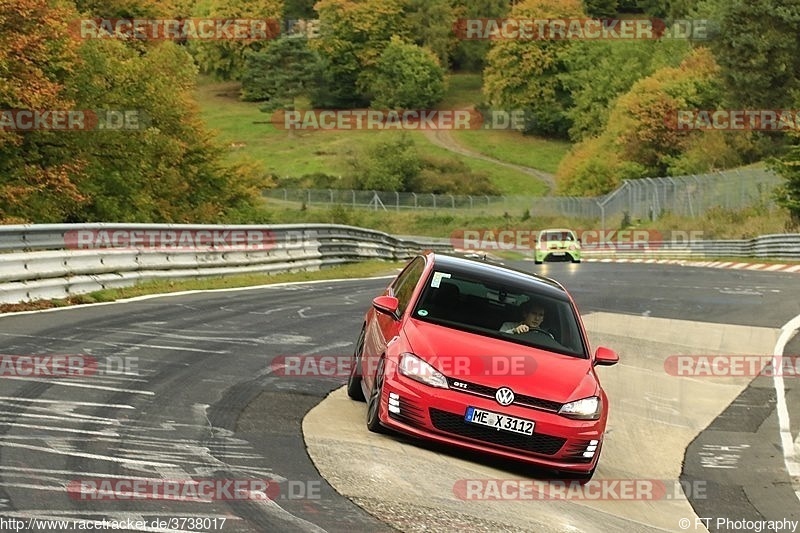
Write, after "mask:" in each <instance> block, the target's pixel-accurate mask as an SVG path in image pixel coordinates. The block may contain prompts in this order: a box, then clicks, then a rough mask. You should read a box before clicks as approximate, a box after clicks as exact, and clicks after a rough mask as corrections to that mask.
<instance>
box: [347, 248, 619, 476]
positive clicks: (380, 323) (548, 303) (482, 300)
mask: <svg viewBox="0 0 800 533" xmlns="http://www.w3.org/2000/svg"><path fill="white" fill-rule="evenodd" d="M353 356H354V358H355V360H354V364H353V366H352V371H351V374H350V377H349V379H348V382H347V392H348V394H349V396H350V397H351V398H353V399H355V400H361V401H364V400H365V399H366V401H367V427H368V428H369V429H370V430H371V431H382V430H383V429H384V428H389V429H392V430H396V431H399V432H402V433H406V434H409V435H412V436H416V437H420V438H423V439H429V440H432V441H436V442H439V443H444V444H447V445H453V446H458V447H461V448H466V449H469V450H473V451H477V452H482V453H486V454H490V455H492V456H500V457H504V458H508V459H514V460H519V461H523V462H526V463H531V464H535V465H538V466H541V467H545V468H550V469H555V470H558V471H559V472H561V473H565V474H568V475H569V476H570V477H573V478H577V479H580V480H589V479H590V478H591V477H592V475H593V474H594V472H595V470H596V468H597V463H598V459H599V457H600V450H601V448H602V445H603V434H604V431H605V427H606V420H607V417H608V398H607V397H606V393H605V392H604V391H603V389H602V387H601V386H600V382H599V381H598V378H597V375H596V373H595V369H594V367H595V365H613V364H616V363H617V361H618V360H619V358H618V356H617V354H616V353H614V352H613V351H611V350H609V349H607V348H602V347H601V348H598V349H597V351H596V352H595V353H594V354H591V352H590V350H589V343H588V341H587V338H586V331H585V329H584V327H583V323H582V322H581V319H580V316H579V314H578V311H577V309H576V307H575V303H574V301H573V300H572V297H571V296H570V295H569V293H568V292H567V291H566V289H564V287H563V286H561V285H560V284H559V283H558V282H556V281H554V280H551V279H548V278H545V277H542V276H538V275H535V274H529V273H525V272H521V271H517V270H513V269H509V268H505V267H500V266H497V265H493V264H490V263H486V262H482V261H475V260H470V259H464V258H459V257H452V256H447V255H441V254H434V253H430V254H427V255H421V256H418V257H416V258H414V259H413V260H411V261H410V262H409V263H408V265H406V267H405V268H404V269H403V271H402V272H401V273H400V274H399V275H398V276H397V277H396V278H395V279H394V281H392V283H391V285H389V287H388V288H387V289H386V291H385V292H384V293H383V295H382V296H378V297H377V298H375V299H374V300H373V302H372V307H371V308H370V309H369V311H368V312H367V314H366V316H365V319H364V324H363V328H362V330H361V334H360V336H359V338H358V342H357V343H356V348H355V352H354V355H353Z"/></svg>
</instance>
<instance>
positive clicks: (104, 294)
mask: <svg viewBox="0 0 800 533" xmlns="http://www.w3.org/2000/svg"><path fill="white" fill-rule="evenodd" d="M403 264H405V262H404V261H379V260H372V261H363V262H360V263H352V264H348V265H342V266H336V267H331V268H324V269H322V270H317V271H311V272H287V273H282V274H240V275H233V276H224V277H212V278H200V279H187V280H156V281H148V282H145V283H141V284H138V285H135V286H133V287H123V288H119V289H105V290H101V291H95V292H92V293H88V294H81V295H76V296H72V297H70V298H64V299H58V300H37V301H35V302H28V303H19V304H3V305H0V313H9V312H14V311H29V310H34V309H49V308H53V307H65V306H69V305H81V304H90V303H98V302H113V301H116V300H121V299H125V298H133V297H134V296H143V295H147V294H162V293H170V292H180V291H191V290H214V289H228V288H233V287H249V286H257V285H271V284H275V283H285V282H291V281H313V280H325V279H339V278H363V277H371V276H380V275H390V274H394V273H396V272H397V269H399V268H400V267H402V265H403Z"/></svg>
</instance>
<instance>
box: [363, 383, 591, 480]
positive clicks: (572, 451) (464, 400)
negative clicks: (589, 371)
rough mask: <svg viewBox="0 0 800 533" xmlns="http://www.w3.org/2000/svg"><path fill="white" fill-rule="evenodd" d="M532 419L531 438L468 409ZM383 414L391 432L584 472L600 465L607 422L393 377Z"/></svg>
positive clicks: (384, 397)
mask: <svg viewBox="0 0 800 533" xmlns="http://www.w3.org/2000/svg"><path fill="white" fill-rule="evenodd" d="M470 406H471V407H476V408H478V409H485V410H487V411H494V412H496V413H501V414H506V415H510V416H514V417H517V418H523V419H526V420H532V421H533V422H534V424H535V425H534V432H533V435H532V436H528V435H521V434H517V433H512V432H508V431H501V430H496V429H493V428H490V427H486V426H481V425H477V424H473V423H468V422H466V421H465V420H464V415H465V413H466V410H467V407H470ZM379 416H380V420H381V423H382V424H383V425H384V426H386V427H388V428H391V429H394V430H396V431H399V432H401V433H406V434H409V435H412V436H415V437H419V438H423V439H427V440H431V441H435V442H439V443H442V444H447V445H452V446H457V447H460V448H464V449H468V450H472V451H476V452H481V453H486V454H490V455H494V456H498V457H504V458H506V459H513V460H516V461H522V462H525V463H529V464H534V465H537V466H541V467H546V468H554V469H557V470H564V471H571V472H576V473H582V472H583V473H585V472H589V471H591V470H592V469H593V468H594V467H595V465H596V464H597V460H598V457H599V450H600V446H601V444H602V438H603V432H604V430H605V421H604V419H602V418H601V419H600V420H572V419H569V418H565V417H563V416H560V415H558V414H555V413H553V412H548V411H544V410H539V409H533V408H529V407H522V406H518V405H510V406H506V407H503V406H501V405H499V404H498V403H497V402H496V401H494V400H493V399H490V398H486V397H482V396H477V395H473V394H468V393H465V392H461V391H458V390H454V389H437V388H433V387H428V386H426V385H423V384H421V383H417V382H416V381H414V380H411V379H408V378H406V377H405V376H401V375H399V374H396V373H395V374H394V376H392V377H391V379H390V377H389V376H388V375H387V379H386V381H385V382H384V388H383V395H382V398H381V404H380V411H379Z"/></svg>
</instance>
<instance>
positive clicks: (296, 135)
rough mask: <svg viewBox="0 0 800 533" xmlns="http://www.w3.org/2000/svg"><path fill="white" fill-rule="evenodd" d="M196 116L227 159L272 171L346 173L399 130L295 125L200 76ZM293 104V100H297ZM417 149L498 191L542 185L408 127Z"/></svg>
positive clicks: (536, 189)
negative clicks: (286, 125)
mask: <svg viewBox="0 0 800 533" xmlns="http://www.w3.org/2000/svg"><path fill="white" fill-rule="evenodd" d="M196 95H197V100H198V104H199V105H200V109H201V116H202V118H203V119H204V120H205V122H206V123H207V124H208V126H209V128H211V129H212V130H214V131H215V132H216V133H217V137H218V139H219V140H220V141H221V142H222V143H223V144H224V145H226V146H228V148H229V150H230V152H229V161H230V162H232V163H251V164H255V165H256V167H257V168H258V169H259V170H260V171H262V172H263V173H264V174H271V175H274V176H278V177H284V176H296V177H299V176H302V175H304V174H312V173H316V172H321V173H325V174H329V175H334V176H347V175H348V173H349V172H350V168H349V165H348V160H349V159H351V158H352V157H354V156H357V155H358V154H359V153H360V151H361V150H362V149H363V148H364V147H365V146H368V145H371V144H374V143H377V142H379V141H380V140H385V139H391V138H393V137H396V136H398V135H401V133H402V132H399V131H353V130H350V131H308V130H306V131H295V132H292V133H289V132H287V131H285V130H282V129H278V128H276V127H275V126H274V125H273V124H271V123H270V118H271V114H270V113H264V112H261V111H260V110H259V107H260V104H257V103H252V102H242V101H240V100H239V99H238V84H236V83H218V82H212V81H210V80H208V79H206V78H201V79H200V80H199V83H198V88H197V92H196ZM298 107H299V106H298ZM408 133H409V134H410V136H411V138H412V139H413V141H414V144H415V145H416V147H417V149H418V150H419V151H420V153H422V154H428V155H435V156H437V157H448V158H453V159H457V160H460V161H463V162H464V163H465V164H466V165H467V167H469V168H470V169H471V170H472V171H473V172H482V173H485V174H487V175H488V176H489V177H490V179H491V180H492V182H493V183H496V184H497V186H498V188H499V189H500V191H501V192H502V193H507V194H524V195H541V194H542V193H543V192H544V191H546V187H545V185H544V184H543V183H541V182H540V181H539V180H537V179H536V178H533V177H531V176H528V175H526V174H524V173H521V172H517V171H515V170H512V169H506V168H502V167H498V166H497V165H494V164H491V163H488V162H485V161H480V160H476V159H472V158H469V157H464V156H461V155H458V154H454V153H452V152H449V151H447V150H444V149H442V148H439V147H438V146H436V145H434V144H433V143H431V142H430V141H429V140H428V139H427V138H426V137H425V135H424V134H423V133H422V132H419V131H409V132H408Z"/></svg>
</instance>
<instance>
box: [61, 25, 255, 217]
mask: <svg viewBox="0 0 800 533" xmlns="http://www.w3.org/2000/svg"><path fill="white" fill-rule="evenodd" d="M80 54H81V62H80V65H81V66H80V68H78V69H76V70H75V72H74V73H73V74H72V75H71V76H70V77H69V78H68V79H67V84H68V87H69V90H70V93H71V95H72V98H73V99H74V100H75V102H76V105H77V106H79V107H80V108H82V109H126V110H131V111H135V112H136V117H137V119H138V124H137V125H136V126H135V127H134V128H132V129H123V130H108V129H102V130H94V131H88V132H75V133H73V134H71V135H62V136H61V137H60V139H59V141H60V142H61V143H62V144H63V145H64V146H65V147H66V148H68V149H69V151H70V152H72V153H74V154H75V156H76V157H78V158H80V159H81V160H84V161H86V167H85V169H84V172H83V178H82V181H81V184H80V191H81V193H82V194H83V195H84V196H85V197H86V198H87V202H86V203H85V204H84V205H83V206H82V209H81V210H80V211H79V213H78V214H77V215H76V218H77V219H78V220H85V221H94V220H100V221H102V220H106V221H118V220H125V221H138V222H197V221H203V222H219V221H223V220H224V218H225V214H226V212H227V211H229V210H232V209H237V208H239V207H242V206H243V205H248V204H251V203H253V202H255V199H256V198H257V194H258V181H257V180H256V179H255V178H254V177H253V174H250V173H248V172H246V171H245V169H243V168H226V167H225V166H224V165H223V164H222V160H223V156H224V154H223V152H222V150H221V148H220V147H219V146H218V145H216V144H215V142H214V140H213V137H212V135H211V134H210V132H208V131H207V129H206V127H205V125H204V124H203V122H202V120H201V119H200V117H199V113H198V109H197V106H196V104H195V103H194V101H193V91H194V84H195V78H196V75H197V70H196V67H195V66H194V64H193V62H192V61H191V57H190V56H189V54H188V52H187V51H186V50H185V48H184V47H181V46H178V45H176V44H174V43H172V42H164V43H161V44H159V45H158V46H156V47H154V48H152V49H150V50H149V51H148V53H147V54H145V55H141V54H139V53H138V52H137V51H135V50H133V49H131V48H130V47H127V46H125V45H124V44H123V43H120V42H119V41H113V40H94V41H89V42H87V43H86V44H84V45H83V46H82V47H81V49H80Z"/></svg>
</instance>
